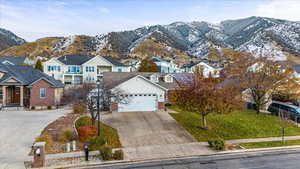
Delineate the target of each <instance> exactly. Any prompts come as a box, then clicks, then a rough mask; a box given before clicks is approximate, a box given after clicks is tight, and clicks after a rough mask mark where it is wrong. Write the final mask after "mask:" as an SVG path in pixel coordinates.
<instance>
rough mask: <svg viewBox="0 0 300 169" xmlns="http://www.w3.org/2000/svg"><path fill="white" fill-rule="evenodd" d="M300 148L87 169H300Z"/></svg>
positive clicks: (90, 168) (89, 168) (87, 168)
mask: <svg viewBox="0 0 300 169" xmlns="http://www.w3.org/2000/svg"><path fill="white" fill-rule="evenodd" d="M299 159H300V150H289V151H288V150H286V151H273V152H257V153H244V154H235V155H217V156H206V157H205V156H204V157H193V158H183V159H176V160H164V161H155V162H143V163H131V164H115V165H110V166H108V165H107V166H98V167H96V166H95V167H86V168H85V169H131V168H134V169H299V168H300V167H299V166H300V160H299Z"/></svg>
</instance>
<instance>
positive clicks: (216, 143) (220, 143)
mask: <svg viewBox="0 0 300 169" xmlns="http://www.w3.org/2000/svg"><path fill="white" fill-rule="evenodd" d="M208 145H209V147H211V148H213V149H214V150H224V149H225V141H224V140H221V139H220V140H209V141H208Z"/></svg>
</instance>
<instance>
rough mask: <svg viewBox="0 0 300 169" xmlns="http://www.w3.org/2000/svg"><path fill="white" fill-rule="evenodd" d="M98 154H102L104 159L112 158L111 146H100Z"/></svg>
mask: <svg viewBox="0 0 300 169" xmlns="http://www.w3.org/2000/svg"><path fill="white" fill-rule="evenodd" d="M100 154H101V156H102V159H103V160H105V161H107V160H113V153H112V148H111V147H110V146H108V145H105V146H102V147H101V148H100Z"/></svg>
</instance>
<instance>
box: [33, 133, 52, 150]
mask: <svg viewBox="0 0 300 169" xmlns="http://www.w3.org/2000/svg"><path fill="white" fill-rule="evenodd" d="M35 142H46V145H45V149H46V151H48V150H50V149H51V147H52V145H53V139H52V137H51V136H49V135H45V136H39V137H37V138H35Z"/></svg>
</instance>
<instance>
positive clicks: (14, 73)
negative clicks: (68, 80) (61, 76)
mask: <svg viewBox="0 0 300 169" xmlns="http://www.w3.org/2000/svg"><path fill="white" fill-rule="evenodd" d="M0 71H2V72H6V73H5V75H4V76H3V77H2V78H1V79H0V85H4V84H8V83H7V82H5V80H8V79H10V78H15V79H16V80H18V81H19V82H20V83H21V84H22V85H30V84H32V83H34V82H35V81H37V80H39V79H41V78H42V79H45V80H46V81H48V82H49V83H51V84H52V85H53V87H63V86H64V84H62V83H61V82H60V81H58V80H55V79H54V78H53V77H51V76H48V75H47V74H45V73H43V72H41V71H39V70H37V69H35V68H33V67H31V66H21V65H3V64H0ZM10 84H11V83H10Z"/></svg>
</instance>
